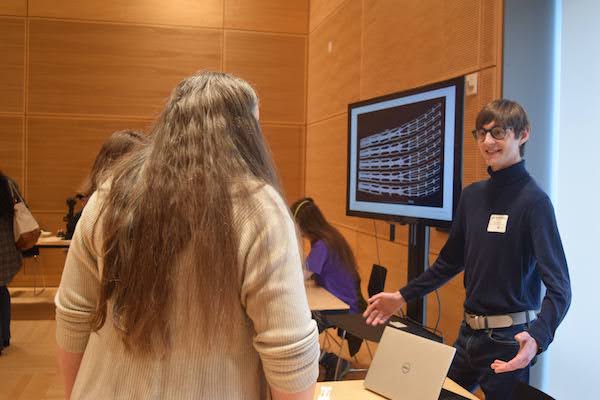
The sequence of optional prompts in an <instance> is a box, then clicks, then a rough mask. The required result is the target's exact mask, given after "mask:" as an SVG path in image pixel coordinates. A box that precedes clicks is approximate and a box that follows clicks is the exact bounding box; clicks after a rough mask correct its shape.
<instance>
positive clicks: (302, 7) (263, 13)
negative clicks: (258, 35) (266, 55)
mask: <svg viewBox="0 0 600 400" xmlns="http://www.w3.org/2000/svg"><path fill="white" fill-rule="evenodd" d="M308 3H309V1H308V0H293V1H281V0H226V1H225V28H226V29H243V30H251V31H259V32H261V31H262V32H287V33H307V30H308Z"/></svg>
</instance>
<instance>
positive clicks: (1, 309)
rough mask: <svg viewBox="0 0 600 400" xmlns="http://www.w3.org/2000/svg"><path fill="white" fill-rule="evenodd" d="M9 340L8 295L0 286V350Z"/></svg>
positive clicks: (5, 288)
mask: <svg viewBox="0 0 600 400" xmlns="http://www.w3.org/2000/svg"><path fill="white" fill-rule="evenodd" d="M9 340H10V293H9V292H8V288H7V287H6V286H0V349H1V348H2V347H3V344H4V343H7V342H8V341H9Z"/></svg>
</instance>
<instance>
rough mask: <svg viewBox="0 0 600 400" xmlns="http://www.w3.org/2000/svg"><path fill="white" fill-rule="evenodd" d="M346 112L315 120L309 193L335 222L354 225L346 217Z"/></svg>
mask: <svg viewBox="0 0 600 400" xmlns="http://www.w3.org/2000/svg"><path fill="white" fill-rule="evenodd" d="M346 143H347V132H346V116H345V115H342V116H338V117H334V118H330V119H327V120H325V121H323V122H319V123H316V124H311V125H309V126H308V128H307V134H306V178H305V179H306V186H305V189H306V195H307V196H310V197H312V198H313V199H314V200H315V201H316V203H317V204H318V205H319V208H321V210H322V211H323V213H324V214H325V216H326V218H327V219H328V220H329V221H330V222H333V223H336V224H338V225H339V224H341V225H345V226H348V227H354V226H355V225H354V224H355V223H356V221H354V220H352V219H350V217H346V169H347V163H346V160H347V149H346Z"/></svg>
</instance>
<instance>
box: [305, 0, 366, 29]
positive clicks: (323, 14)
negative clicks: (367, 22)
mask: <svg viewBox="0 0 600 400" xmlns="http://www.w3.org/2000/svg"><path fill="white" fill-rule="evenodd" d="M349 1H352V2H356V3H361V2H362V1H360V0H310V21H309V31H310V32H312V31H313V30H315V29H316V28H317V26H319V25H320V24H321V23H323V21H324V20H325V19H326V18H327V17H328V16H329V15H330V14H331V13H332V12H333V11H334V10H335V9H336V8H337V7H339V6H340V5H341V4H342V3H344V2H346V3H348V2H349ZM354 23H355V24H358V23H359V20H357V21H355V22H354Z"/></svg>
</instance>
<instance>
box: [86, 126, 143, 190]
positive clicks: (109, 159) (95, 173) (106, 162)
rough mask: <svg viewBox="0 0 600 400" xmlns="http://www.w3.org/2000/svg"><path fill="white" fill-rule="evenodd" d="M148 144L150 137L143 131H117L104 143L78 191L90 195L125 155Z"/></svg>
mask: <svg viewBox="0 0 600 400" xmlns="http://www.w3.org/2000/svg"><path fill="white" fill-rule="evenodd" d="M147 144H148V137H147V136H146V135H145V134H143V133H142V132H138V131H134V130H131V129H125V130H122V131H116V132H114V133H113V134H112V135H110V137H109V138H108V139H106V141H105V142H104V143H103V144H102V147H101V148H100V151H99V152H98V154H97V155H96V158H95V159H94V164H93V165H92V169H91V170H90V173H89V174H88V176H87V177H86V179H85V181H84V183H83V185H82V186H81V187H80V188H79V190H78V191H77V193H78V194H81V195H82V196H84V197H90V196H91V195H92V193H94V192H95V191H96V189H97V188H98V186H100V184H101V183H102V181H103V180H104V179H106V177H107V176H108V175H109V174H110V171H111V169H112V168H113V167H114V166H115V165H116V163H117V162H118V161H120V160H122V159H123V157H124V156H126V155H127V154H129V153H131V152H132V151H133V150H136V149H139V148H141V147H143V146H145V145H147Z"/></svg>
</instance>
